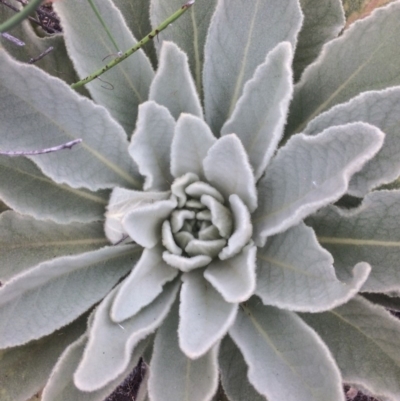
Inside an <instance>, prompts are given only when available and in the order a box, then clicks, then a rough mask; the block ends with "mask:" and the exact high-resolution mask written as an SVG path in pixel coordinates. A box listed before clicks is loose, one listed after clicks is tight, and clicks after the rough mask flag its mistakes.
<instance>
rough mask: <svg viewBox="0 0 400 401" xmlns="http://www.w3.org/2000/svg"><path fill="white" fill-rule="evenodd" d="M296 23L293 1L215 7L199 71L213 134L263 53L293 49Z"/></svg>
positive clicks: (234, 1) (231, 1) (238, 0)
mask: <svg viewBox="0 0 400 401" xmlns="http://www.w3.org/2000/svg"><path fill="white" fill-rule="evenodd" d="M301 23H302V14H301V10H300V5H299V3H298V2H297V1H292V0H281V1H279V2H266V1H265V0H255V1H252V2H243V1H242V0H220V1H218V3H217V9H216V12H215V14H214V16H213V18H212V20H211V25H210V29H209V32H208V35H207V41H206V46H205V62H204V71H203V81H204V91H205V98H204V102H205V112H206V120H207V122H208V123H209V125H210V127H211V129H212V131H213V132H214V134H219V131H220V129H221V127H222V125H223V124H224V122H225V121H226V120H227V119H229V118H230V116H231V115H232V112H233V110H234V108H235V105H236V102H237V101H238V99H239V98H240V95H241V94H242V90H243V86H244V85H245V83H246V82H247V81H248V80H249V79H250V78H251V77H252V76H253V74H254V71H255V70H256V68H257V66H258V65H259V64H261V63H263V62H264V60H265V57H266V56H267V53H268V52H269V51H270V50H272V49H273V48H274V47H275V46H276V45H277V44H278V43H280V42H283V41H288V42H290V43H291V44H292V46H293V48H295V45H296V37H297V34H298V32H299V30H300V26H301ZM238 28H240V29H238Z"/></svg>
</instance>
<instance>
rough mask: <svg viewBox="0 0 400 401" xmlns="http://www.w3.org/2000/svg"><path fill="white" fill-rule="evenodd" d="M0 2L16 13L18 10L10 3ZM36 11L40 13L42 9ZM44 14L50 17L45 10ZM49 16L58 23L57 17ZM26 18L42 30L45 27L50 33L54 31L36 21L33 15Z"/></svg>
mask: <svg viewBox="0 0 400 401" xmlns="http://www.w3.org/2000/svg"><path fill="white" fill-rule="evenodd" d="M16 1H18V2H19V3H21V4H25V3H24V2H22V1H21V0H16ZM0 3H1V4H4V5H5V6H6V7H8V8H10V9H11V10H13V11H15V12H16V13H17V12H19V9H18V8H17V7H14V6H13V5H12V4H9V3H7V2H6V1H5V0H0ZM36 12H37V13H38V14H40V13H42V12H43V11H41V10H39V9H37V10H36ZM45 15H46V16H47V17H49V18H50V14H48V13H47V12H46V14H45ZM51 18H52V19H53V20H54V21H55V22H56V23H58V24H59V23H60V21H59V20H58V19H57V18H55V17H51ZM28 19H29V21H32V22H33V23H35V24H36V25H39V26H41V27H42V28H43V29H44V30H46V29H47V30H48V31H51V32H52V33H55V32H56V31H55V30H54V29H51V28H50V27H47V26H44V25H43V24H42V23H41V22H40V21H38V20H37V19H35V18H33V17H28Z"/></svg>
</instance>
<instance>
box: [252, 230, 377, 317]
mask: <svg viewBox="0 0 400 401" xmlns="http://www.w3.org/2000/svg"><path fill="white" fill-rule="evenodd" d="M357 260H358V261H360V260H364V259H362V258H361V259H360V258H358V259H357ZM356 263H357V262H356ZM257 264H258V272H257V290H256V294H257V295H258V296H259V297H260V298H261V299H262V300H263V303H264V304H265V305H274V306H277V307H279V308H281V309H289V310H295V311H303V312H317V311H324V310H328V309H332V308H334V307H335V306H338V305H341V304H343V303H345V302H347V301H348V300H349V299H350V298H352V297H353V296H354V295H356V294H357V292H358V291H359V290H360V288H361V287H362V285H363V284H364V282H365V280H366V279H367V277H368V274H369V272H370V270H371V268H370V267H369V265H368V264H367V263H358V264H356V266H355V267H354V269H353V270H352V275H353V277H352V279H351V281H349V282H345V283H343V282H341V281H339V280H338V279H337V278H336V275H335V270H334V267H333V258H332V256H331V254H330V253H329V252H327V251H326V250H325V249H323V248H322V247H321V246H320V245H319V244H318V242H317V239H316V237H315V234H314V232H313V230H312V229H310V228H309V227H307V226H305V225H304V224H303V223H300V224H299V225H297V226H295V227H292V228H290V229H288V230H286V231H285V232H284V233H282V234H278V235H275V236H273V237H270V238H268V241H267V244H266V246H265V247H264V248H261V249H259V251H258V253H257Z"/></svg>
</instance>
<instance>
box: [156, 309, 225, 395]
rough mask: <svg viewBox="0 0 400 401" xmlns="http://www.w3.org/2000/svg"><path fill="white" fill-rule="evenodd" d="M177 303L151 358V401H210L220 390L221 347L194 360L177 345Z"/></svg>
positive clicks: (158, 335) (162, 328)
mask: <svg viewBox="0 0 400 401" xmlns="http://www.w3.org/2000/svg"><path fill="white" fill-rule="evenodd" d="M178 320H179V319H178V303H177V302H175V305H174V307H173V308H172V310H171V312H170V314H169V316H168V317H167V319H166V320H165V322H164V324H163V325H162V326H161V328H160V329H159V330H158V332H157V335H156V339H155V342H154V351H153V356H152V358H151V363H150V366H151V371H150V378H149V383H148V387H149V398H150V400H151V401H178V400H179V401H210V400H211V398H212V396H213V394H214V393H215V392H216V391H217V386H218V345H216V346H215V347H213V348H212V349H211V350H210V351H209V352H208V353H207V354H205V355H204V356H202V357H200V358H198V359H196V360H192V359H189V358H188V357H187V356H186V355H185V354H184V353H183V352H182V351H181V350H180V348H179V344H178V334H177V330H178Z"/></svg>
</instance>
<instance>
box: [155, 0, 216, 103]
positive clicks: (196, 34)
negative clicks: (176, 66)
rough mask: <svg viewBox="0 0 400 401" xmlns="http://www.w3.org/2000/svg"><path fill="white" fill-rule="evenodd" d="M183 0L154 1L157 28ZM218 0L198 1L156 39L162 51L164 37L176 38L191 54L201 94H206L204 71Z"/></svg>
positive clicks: (191, 63) (192, 70)
mask: <svg viewBox="0 0 400 401" xmlns="http://www.w3.org/2000/svg"><path fill="white" fill-rule="evenodd" d="M183 3H184V1H182V0H169V1H163V0H151V1H150V16H151V22H152V25H153V28H156V27H157V26H158V25H159V24H160V23H161V22H162V21H164V20H165V19H166V18H168V17H169V16H170V15H172V14H173V13H174V12H175V11H176V10H178V9H179V8H180V7H182V5H183ZM216 3H217V2H216V1H214V0H213V1H209V0H197V1H196V5H195V7H193V6H192V7H191V8H190V9H189V10H188V11H187V12H186V14H187V15H185V16H184V17H183V18H179V19H178V20H177V21H175V22H174V23H173V24H172V26H170V27H168V29H167V30H165V31H163V32H162V33H161V34H160V35H159V36H158V38H157V39H158V40H156V41H155V42H154V44H155V46H156V47H157V49H158V51H159V50H160V49H161V47H162V43H163V41H164V40H172V41H174V42H175V43H176V44H177V45H178V46H179V47H180V48H181V49H182V50H184V52H185V53H186V54H187V55H188V58H189V66H190V70H191V72H192V75H193V77H194V80H195V84H196V89H197V93H198V94H199V96H201V94H202V90H203V85H202V71H203V63H204V44H205V41H206V35H207V30H208V26H209V24H210V20H211V16H212V14H213V12H214V9H215V6H216Z"/></svg>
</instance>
